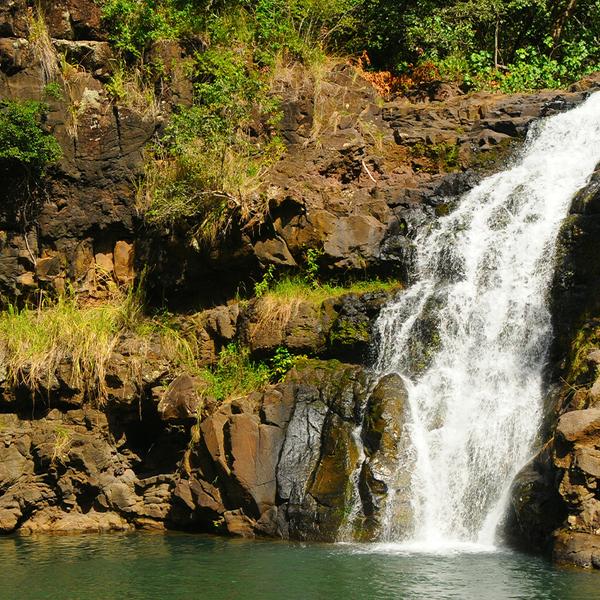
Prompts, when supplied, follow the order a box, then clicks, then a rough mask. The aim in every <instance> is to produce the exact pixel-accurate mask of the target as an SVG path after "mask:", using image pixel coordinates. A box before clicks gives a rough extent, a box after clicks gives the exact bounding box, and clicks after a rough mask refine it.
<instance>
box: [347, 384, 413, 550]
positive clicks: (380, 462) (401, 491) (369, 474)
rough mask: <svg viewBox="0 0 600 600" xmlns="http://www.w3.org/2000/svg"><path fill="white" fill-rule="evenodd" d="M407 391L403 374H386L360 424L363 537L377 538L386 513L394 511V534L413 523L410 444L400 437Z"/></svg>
mask: <svg viewBox="0 0 600 600" xmlns="http://www.w3.org/2000/svg"><path fill="white" fill-rule="evenodd" d="M407 411H408V406H407V391H406V387H405V385H404V382H403V380H402V378H401V377H400V376H399V375H396V374H390V375H385V376H384V377H382V378H381V379H380V380H379V382H378V383H377V385H376V386H375V387H374V388H373V391H372V392H371V395H370V397H369V400H368V402H367V409H366V412H365V422H364V426H363V439H364V444H365V452H366V458H365V461H364V463H363V465H362V469H361V475H360V484H359V485H360V492H361V500H362V503H363V511H364V515H365V517H366V520H365V522H364V524H363V525H362V527H361V531H360V532H359V533H360V536H361V537H362V538H363V539H366V538H371V539H376V538H377V537H378V535H379V534H380V533H381V526H382V520H383V518H384V517H385V515H386V514H388V513H391V514H393V515H394V517H393V521H394V524H395V525H394V527H395V530H394V534H395V535H396V536H398V537H404V536H406V534H407V533H408V529H409V528H410V526H411V525H412V518H411V507H410V499H409V498H408V497H407V492H408V491H409V490H410V480H411V464H410V448H409V446H408V443H407V438H405V437H403V433H404V426H405V423H406V419H407V416H408V415H407Z"/></svg>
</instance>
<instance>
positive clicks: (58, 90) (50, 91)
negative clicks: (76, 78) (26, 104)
mask: <svg viewBox="0 0 600 600" xmlns="http://www.w3.org/2000/svg"><path fill="white" fill-rule="evenodd" d="M44 96H45V97H46V98H50V99H51V100H62V99H63V90H62V87H61V85H60V83H58V82H56V81H52V82H50V83H48V84H46V85H45V86H44Z"/></svg>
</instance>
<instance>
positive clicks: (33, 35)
mask: <svg viewBox="0 0 600 600" xmlns="http://www.w3.org/2000/svg"><path fill="white" fill-rule="evenodd" d="M28 20H29V42H30V44H31V46H32V48H33V54H34V56H35V58H36V60H38V61H39V62H40V65H41V67H42V74H43V78H44V85H46V84H48V83H50V82H51V81H54V80H55V79H56V78H57V76H58V74H59V67H58V55H57V53H56V50H55V49H54V46H53V45H52V39H51V38H50V34H49V33H48V27H47V25H46V19H45V16H44V10H43V8H42V6H41V4H40V3H39V2H36V4H35V9H32V8H30V9H29V13H28Z"/></svg>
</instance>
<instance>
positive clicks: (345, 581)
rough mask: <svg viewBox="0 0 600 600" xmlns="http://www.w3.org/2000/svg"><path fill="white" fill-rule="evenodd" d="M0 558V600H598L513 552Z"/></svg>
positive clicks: (39, 548) (172, 541)
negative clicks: (382, 599) (362, 599)
mask: <svg viewBox="0 0 600 600" xmlns="http://www.w3.org/2000/svg"><path fill="white" fill-rule="evenodd" d="M0 559H1V563H0V564H1V571H0V573H1V575H0V598H1V600H13V599H14V600H33V599H35V600H55V599H56V600H113V599H115V600H117V599H118V600H134V599H135V600H138V599H139V600H183V599H186V600H187V599H188V598H190V599H202V600H220V599H223V600H225V599H227V600H232V599H238V598H239V599H248V600H252V599H261V600H263V599H266V600H268V599H275V598H277V599H286V600H296V599H303V600H304V599H313V598H314V599H327V600H349V599H351V598H365V599H369V600H371V599H380V598H385V599H387V598H398V599H410V600H412V599H415V600H417V599H419V600H420V599H438V598H439V599H446V598H452V599H454V598H456V599H460V600H470V599H471V598H473V599H493V600H496V599H497V600H507V599H509V598H528V599H529V598H532V599H544V600H546V599H549V600H554V599H556V600H588V599H598V598H600V574H598V573H590V572H580V571H574V570H560V569H555V568H553V567H552V566H551V565H550V564H548V563H547V562H545V561H543V560H541V559H538V558H532V557H530V556H526V555H522V554H517V553H513V552H488V553H465V554H456V555H432V554H429V555H428V554H407V553H404V552H402V551H398V550H394V549H390V548H389V547H386V548H381V547H376V546H375V547H374V546H367V545H364V546H358V545H357V546H351V545H323V544H311V545H305V544H291V543H290V544H288V543H282V542H264V541H245V540H231V539H222V538H215V537H204V536H192V535H183V534H182V535H171V534H170V535H160V534H130V535H105V536H69V537H58V536H48V537H31V538H25V537H23V538H20V537H11V538H0Z"/></svg>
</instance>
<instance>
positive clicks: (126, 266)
mask: <svg viewBox="0 0 600 600" xmlns="http://www.w3.org/2000/svg"><path fill="white" fill-rule="evenodd" d="M113 257H114V269H115V276H116V278H117V281H118V282H119V283H120V284H121V285H125V284H128V283H130V282H131V281H133V277H134V273H133V261H134V253H133V244H129V243H127V242H123V241H121V242H117V243H116V244H115V250H114V254H113Z"/></svg>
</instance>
